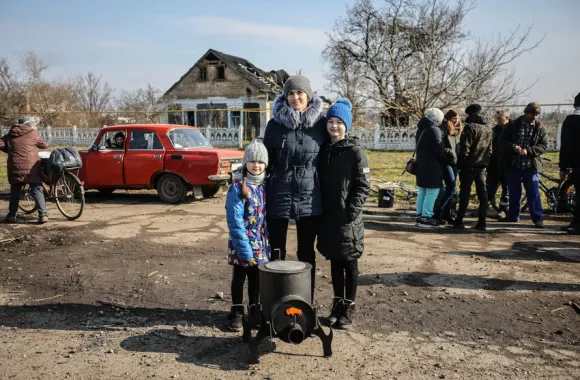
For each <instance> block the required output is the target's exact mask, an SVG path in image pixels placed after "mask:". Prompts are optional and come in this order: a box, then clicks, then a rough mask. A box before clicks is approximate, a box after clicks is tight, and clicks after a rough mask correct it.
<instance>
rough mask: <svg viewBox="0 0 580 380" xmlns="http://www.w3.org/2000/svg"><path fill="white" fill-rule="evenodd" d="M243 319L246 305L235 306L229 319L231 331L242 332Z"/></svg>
mask: <svg viewBox="0 0 580 380" xmlns="http://www.w3.org/2000/svg"><path fill="white" fill-rule="evenodd" d="M243 318H244V305H233V306H232V308H231V310H230V313H229V314H228V318H227V320H228V328H229V329H230V331H242V327H243V326H242V320H243Z"/></svg>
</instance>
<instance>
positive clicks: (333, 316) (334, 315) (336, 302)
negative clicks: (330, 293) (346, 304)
mask: <svg viewBox="0 0 580 380" xmlns="http://www.w3.org/2000/svg"><path fill="white" fill-rule="evenodd" d="M342 301H343V299H342V298H340V297H334V299H333V300H332V309H331V310H330V315H329V316H328V318H327V319H326V321H327V323H328V326H332V325H334V324H335V323H336V321H337V320H338V316H339V314H340V307H341V304H342Z"/></svg>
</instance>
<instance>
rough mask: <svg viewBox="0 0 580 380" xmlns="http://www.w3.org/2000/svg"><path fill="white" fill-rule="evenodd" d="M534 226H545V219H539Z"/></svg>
mask: <svg viewBox="0 0 580 380" xmlns="http://www.w3.org/2000/svg"><path fill="white" fill-rule="evenodd" d="M534 226H535V227H536V228H544V221H543V220H538V221H535V222H534Z"/></svg>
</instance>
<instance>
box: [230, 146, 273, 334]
mask: <svg viewBox="0 0 580 380" xmlns="http://www.w3.org/2000/svg"><path fill="white" fill-rule="evenodd" d="M267 166H268V151H267V150H266V147H265V146H264V144H262V142H261V141H260V140H254V141H252V142H251V143H250V145H248V147H247V148H246V150H245V152H244V158H243V162H242V172H241V173H239V172H238V173H235V174H234V181H233V183H232V184H231V186H230V188H229V189H228V194H227V198H226V219H227V223H228V229H229V239H228V262H229V264H230V265H232V266H233V275H232V285H231V291H232V309H231V312H230V314H229V315H228V322H229V323H228V325H229V326H228V327H229V328H230V330H232V331H240V330H241V329H242V319H243V315H244V305H243V299H244V282H245V281H246V277H247V278H248V301H249V305H250V314H252V311H253V310H254V308H253V306H254V305H256V304H258V301H259V296H260V293H259V286H258V278H259V273H258V265H259V264H262V263H265V262H268V261H270V244H269V242H268V230H267V228H266V189H265V186H264V176H265V171H266V167H267ZM252 317H253V316H252V315H250V318H251V319H252Z"/></svg>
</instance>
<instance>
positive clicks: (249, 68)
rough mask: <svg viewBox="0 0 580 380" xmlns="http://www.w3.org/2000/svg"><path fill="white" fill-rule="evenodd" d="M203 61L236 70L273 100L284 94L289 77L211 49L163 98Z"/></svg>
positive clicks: (282, 72) (285, 73)
mask: <svg viewBox="0 0 580 380" xmlns="http://www.w3.org/2000/svg"><path fill="white" fill-rule="evenodd" d="M203 60H208V61H222V62H223V63H225V64H226V65H227V66H228V67H229V68H230V69H232V70H234V71H235V72H236V73H237V74H238V75H240V76H241V77H242V78H244V79H246V80H247V81H248V82H250V84H251V85H252V86H254V87H255V88H256V89H258V91H260V92H263V93H266V94H267V95H268V97H269V98H272V99H273V98H274V97H276V95H278V94H280V93H281V92H282V88H283V87H284V82H286V79H288V77H289V75H288V73H287V72H286V71H284V70H272V71H270V72H266V71H264V70H262V69H260V68H258V67H256V66H254V65H253V64H252V63H251V62H250V61H248V60H247V59H244V58H240V57H236V56H233V55H229V54H225V53H222V52H219V51H217V50H214V49H209V50H208V51H207V52H206V53H205V54H204V55H203V56H202V57H201V58H200V59H199V60H198V61H197V62H196V63H195V64H194V65H193V66H192V67H191V68H190V69H189V70H188V71H187V72H186V73H185V74H184V75H183V76H182V77H181V78H180V79H179V80H178V81H177V82H175V83H174V84H173V86H171V88H169V90H167V92H166V93H165V94H164V95H163V96H164V97H165V96H168V95H170V93H171V91H173V89H174V88H175V87H177V85H178V84H179V83H180V82H181V81H182V80H184V79H185V78H186V77H187V76H188V75H189V74H190V73H191V72H192V71H193V69H194V68H195V67H196V66H197V65H198V64H199V62H201V61H203Z"/></svg>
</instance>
